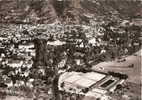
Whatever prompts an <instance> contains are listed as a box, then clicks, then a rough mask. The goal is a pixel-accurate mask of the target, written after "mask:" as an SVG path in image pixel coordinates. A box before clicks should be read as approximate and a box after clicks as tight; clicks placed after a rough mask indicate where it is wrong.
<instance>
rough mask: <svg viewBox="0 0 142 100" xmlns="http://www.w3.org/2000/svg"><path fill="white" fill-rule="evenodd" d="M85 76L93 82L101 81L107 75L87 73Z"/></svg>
mask: <svg viewBox="0 0 142 100" xmlns="http://www.w3.org/2000/svg"><path fill="white" fill-rule="evenodd" d="M84 76H85V77H86V78H88V79H91V80H93V81H96V82H97V81H100V80H101V79H102V78H104V77H105V76H106V75H105V74H100V73H95V72H91V73H86V74H84Z"/></svg>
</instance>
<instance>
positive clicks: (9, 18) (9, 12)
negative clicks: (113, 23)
mask: <svg viewBox="0 0 142 100" xmlns="http://www.w3.org/2000/svg"><path fill="white" fill-rule="evenodd" d="M50 1H51V2H56V0H0V22H1V23H16V24H18V23H28V24H33V23H39V24H48V23H52V22H54V21H55V20H56V19H57V17H58V13H59V11H57V10H56V7H55V5H53V3H51V2H50ZM68 1H70V0H68ZM69 5H70V4H69ZM80 5H81V7H80V8H69V6H66V7H65V9H64V11H63V15H64V16H66V13H67V12H68V11H72V12H71V15H73V16H76V17H78V16H79V17H78V20H80V19H81V18H82V17H83V14H87V13H90V14H93V15H95V17H96V18H97V16H104V17H106V18H108V19H109V18H110V16H112V15H113V16H117V17H120V18H122V19H131V18H136V17H139V18H142V3H141V1H140V0H80ZM57 7H58V5H57ZM59 10H60V9H59ZM61 10H62V9H61ZM81 20H82V19H81Z"/></svg>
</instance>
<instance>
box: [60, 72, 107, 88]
mask: <svg viewBox="0 0 142 100" xmlns="http://www.w3.org/2000/svg"><path fill="white" fill-rule="evenodd" d="M105 76H106V75H105V74H101V73H97V72H88V73H81V72H65V73H64V74H62V75H61V76H60V78H59V84H60V83H62V82H65V84H66V83H70V84H72V85H74V86H81V87H84V88H87V87H90V86H91V85H93V84H95V83H96V82H98V81H100V80H101V79H103V78H104V77H105Z"/></svg>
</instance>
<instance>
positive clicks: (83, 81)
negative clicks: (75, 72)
mask: <svg viewBox="0 0 142 100" xmlns="http://www.w3.org/2000/svg"><path fill="white" fill-rule="evenodd" d="M95 83H96V81H93V80H90V79H87V78H80V79H79V80H78V81H76V82H75V84H77V85H79V86H81V87H86V88H87V87H90V86H91V85H93V84H95Z"/></svg>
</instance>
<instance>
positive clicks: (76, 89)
mask: <svg viewBox="0 0 142 100" xmlns="http://www.w3.org/2000/svg"><path fill="white" fill-rule="evenodd" d="M124 81H125V79H122V78H119V77H115V76H112V75H110V74H107V73H102V72H95V71H92V72H86V73H83V72H65V73H63V74H62V75H61V76H60V78H59V84H58V86H59V87H58V88H59V90H60V92H61V94H60V98H61V100H98V99H99V100H110V98H111V97H110V96H109V95H107V94H108V92H113V91H114V90H115V88H116V87H117V85H118V84H122V83H123V82H124ZM85 98H86V99H85Z"/></svg>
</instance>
